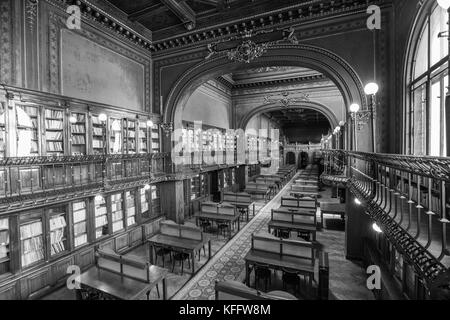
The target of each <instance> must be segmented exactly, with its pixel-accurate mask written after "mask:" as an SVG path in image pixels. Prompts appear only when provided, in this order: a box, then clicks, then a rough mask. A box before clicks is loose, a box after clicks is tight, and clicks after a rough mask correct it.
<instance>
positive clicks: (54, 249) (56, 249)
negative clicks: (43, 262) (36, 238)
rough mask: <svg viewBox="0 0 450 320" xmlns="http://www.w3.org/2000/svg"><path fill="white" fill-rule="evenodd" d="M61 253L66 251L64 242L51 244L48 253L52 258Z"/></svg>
mask: <svg viewBox="0 0 450 320" xmlns="http://www.w3.org/2000/svg"><path fill="white" fill-rule="evenodd" d="M63 251H66V248H65V245H64V241H62V240H61V241H59V242H54V243H52V246H51V249H50V253H51V255H52V256H54V255H55V254H58V253H61V252H63Z"/></svg>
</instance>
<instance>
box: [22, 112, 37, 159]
mask: <svg viewBox="0 0 450 320" xmlns="http://www.w3.org/2000/svg"><path fill="white" fill-rule="evenodd" d="M16 132H17V156H18V157H28V156H38V155H39V151H40V148H39V147H40V144H39V108H38V107H36V106H25V105H17V106H16Z"/></svg>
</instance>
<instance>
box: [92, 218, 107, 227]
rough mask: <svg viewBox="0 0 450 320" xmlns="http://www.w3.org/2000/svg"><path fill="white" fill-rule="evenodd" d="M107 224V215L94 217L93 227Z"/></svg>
mask: <svg viewBox="0 0 450 320" xmlns="http://www.w3.org/2000/svg"><path fill="white" fill-rule="evenodd" d="M107 224H108V217H107V216H100V217H96V218H95V227H96V228H100V227H103V226H106V225H107Z"/></svg>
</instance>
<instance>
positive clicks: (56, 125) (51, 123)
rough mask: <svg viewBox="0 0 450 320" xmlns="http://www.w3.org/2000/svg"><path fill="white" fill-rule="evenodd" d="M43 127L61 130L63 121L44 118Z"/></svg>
mask: <svg viewBox="0 0 450 320" xmlns="http://www.w3.org/2000/svg"><path fill="white" fill-rule="evenodd" d="M45 128H46V129H47V130H49V129H50V130H63V129H64V122H63V120H48V119H47V120H45Z"/></svg>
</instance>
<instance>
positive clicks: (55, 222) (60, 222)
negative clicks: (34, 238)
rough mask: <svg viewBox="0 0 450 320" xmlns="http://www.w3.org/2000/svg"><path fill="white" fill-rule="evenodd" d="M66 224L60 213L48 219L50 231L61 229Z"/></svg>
mask: <svg viewBox="0 0 450 320" xmlns="http://www.w3.org/2000/svg"><path fill="white" fill-rule="evenodd" d="M66 226H67V223H66V219H65V218H64V217H63V216H62V215H61V216H58V217H53V218H51V219H50V231H54V230H56V229H63V228H65V227H66Z"/></svg>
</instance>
